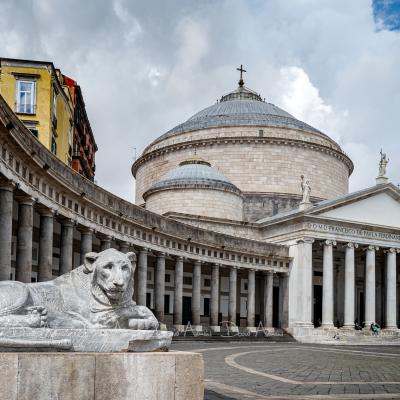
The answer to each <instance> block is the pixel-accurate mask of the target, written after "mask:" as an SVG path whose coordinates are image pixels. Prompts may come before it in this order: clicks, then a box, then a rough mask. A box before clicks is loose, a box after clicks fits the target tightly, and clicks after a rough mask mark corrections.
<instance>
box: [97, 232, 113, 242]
mask: <svg viewBox="0 0 400 400" xmlns="http://www.w3.org/2000/svg"><path fill="white" fill-rule="evenodd" d="M98 237H99V239H100V240H101V241H102V242H111V241H112V240H113V238H112V237H111V236H110V235H105V234H103V233H100V234H99V236H98Z"/></svg>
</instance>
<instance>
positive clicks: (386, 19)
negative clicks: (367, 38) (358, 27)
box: [372, 0, 400, 31]
mask: <svg viewBox="0 0 400 400" xmlns="http://www.w3.org/2000/svg"><path fill="white" fill-rule="evenodd" d="M372 8H373V12H374V18H375V21H376V23H377V25H378V27H379V29H388V30H391V31H394V30H400V0H373V2H372Z"/></svg>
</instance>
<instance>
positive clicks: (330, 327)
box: [318, 323, 336, 330]
mask: <svg viewBox="0 0 400 400" xmlns="http://www.w3.org/2000/svg"><path fill="white" fill-rule="evenodd" d="M318 329H324V330H329V329H336V328H335V326H334V325H333V324H330V323H329V324H321V326H320V327H319V328H318Z"/></svg>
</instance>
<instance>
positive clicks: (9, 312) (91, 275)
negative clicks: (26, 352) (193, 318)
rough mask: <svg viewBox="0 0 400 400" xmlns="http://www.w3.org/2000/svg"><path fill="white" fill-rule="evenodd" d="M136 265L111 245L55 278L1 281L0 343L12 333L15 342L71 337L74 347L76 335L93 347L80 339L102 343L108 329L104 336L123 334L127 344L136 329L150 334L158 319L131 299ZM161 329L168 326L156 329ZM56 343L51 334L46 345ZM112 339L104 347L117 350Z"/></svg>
mask: <svg viewBox="0 0 400 400" xmlns="http://www.w3.org/2000/svg"><path fill="white" fill-rule="evenodd" d="M135 268H136V256H135V254H134V253H127V254H124V253H121V252H119V251H118V250H115V249H107V250H105V251H102V252H101V253H87V254H86V255H85V261H84V265H81V266H79V267H78V268H76V269H74V270H73V271H71V272H69V273H67V274H65V275H62V276H60V277H58V278H56V279H54V280H52V281H48V282H40V283H28V284H25V283H21V282H14V281H4V282H0V347H2V339H7V340H8V341H9V340H10V339H12V341H11V342H15V344H16V345H18V343H20V344H21V343H22V345H23V344H24V340H27V339H29V341H30V342H32V341H35V340H38V343H39V344H42V345H43V341H46V340H47V339H48V338H51V339H54V338H55V337H57V338H58V340H61V343H63V345H65V343H66V342H65V339H66V340H67V341H68V339H69V341H70V343H71V347H72V348H74V339H78V338H79V344H80V346H78V347H82V350H83V351H90V349H88V348H87V346H86V347H85V345H84V344H83V345H82V343H83V342H82V340H83V341H84V339H83V337H84V336H85V335H86V336H87V338H88V340H89V341H90V342H93V341H94V340H97V341H98V342H99V343H100V344H101V341H102V339H101V337H104V332H106V335H105V336H107V338H105V337H104V340H105V341H108V342H110V340H111V341H114V342H115V341H117V342H118V339H117V338H118V337H120V339H121V340H122V341H123V342H124V344H125V348H127V347H128V344H129V342H130V340H135V339H136V337H137V336H138V335H136V337H135V335H133V336H132V334H134V333H135V331H138V330H140V332H143V330H147V331H149V332H148V333H147V334H146V333H141V334H139V338H140V340H143V338H144V336H146V337H147V338H149V337H152V334H153V333H154V330H156V329H157V328H158V321H157V319H156V318H155V317H154V315H153V313H152V312H151V311H150V310H149V309H148V308H147V307H145V306H139V305H136V303H135V302H134V301H133V300H132V296H133V290H134V289H133V288H134V271H135ZM19 328H21V329H19ZM89 331H90V332H91V333H90V332H89ZM18 332H19V333H20V334H21V335H18ZM163 333H169V332H158V331H157V332H156V334H163ZM10 334H11V337H10ZM120 334H121V335H120ZM96 335H98V337H97V339H95V337H96ZM110 335H111V339H110ZM143 335H144V336H143ZM112 336H113V337H112ZM153 338H154V337H153ZM7 340H6V342H7ZM3 342H4V340H3ZM6 342H5V343H6ZM75 342H76V340H75ZM11 344H12V343H11ZM56 344H57V341H55V342H54V341H52V340H50V341H49V343H48V347H52V346H53V345H56ZM75 344H76V343H75ZM164 344H165V343H164ZM3 345H4V344H3ZM109 345H110V343H106V344H105V348H107V349H108V351H113V349H111V350H110V349H109V347H110V346H109ZM91 346H92V347H93V345H92V343H91ZM33 347H34V346H33ZM56 347H57V346H56ZM94 347H96V346H94ZM116 350H118V349H116ZM95 351H101V350H98V349H97V350H95Z"/></svg>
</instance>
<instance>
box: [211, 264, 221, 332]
mask: <svg viewBox="0 0 400 400" xmlns="http://www.w3.org/2000/svg"><path fill="white" fill-rule="evenodd" d="M218 311H219V264H214V265H213V266H212V272H211V305H210V327H211V329H213V330H214V331H219V325H218Z"/></svg>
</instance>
